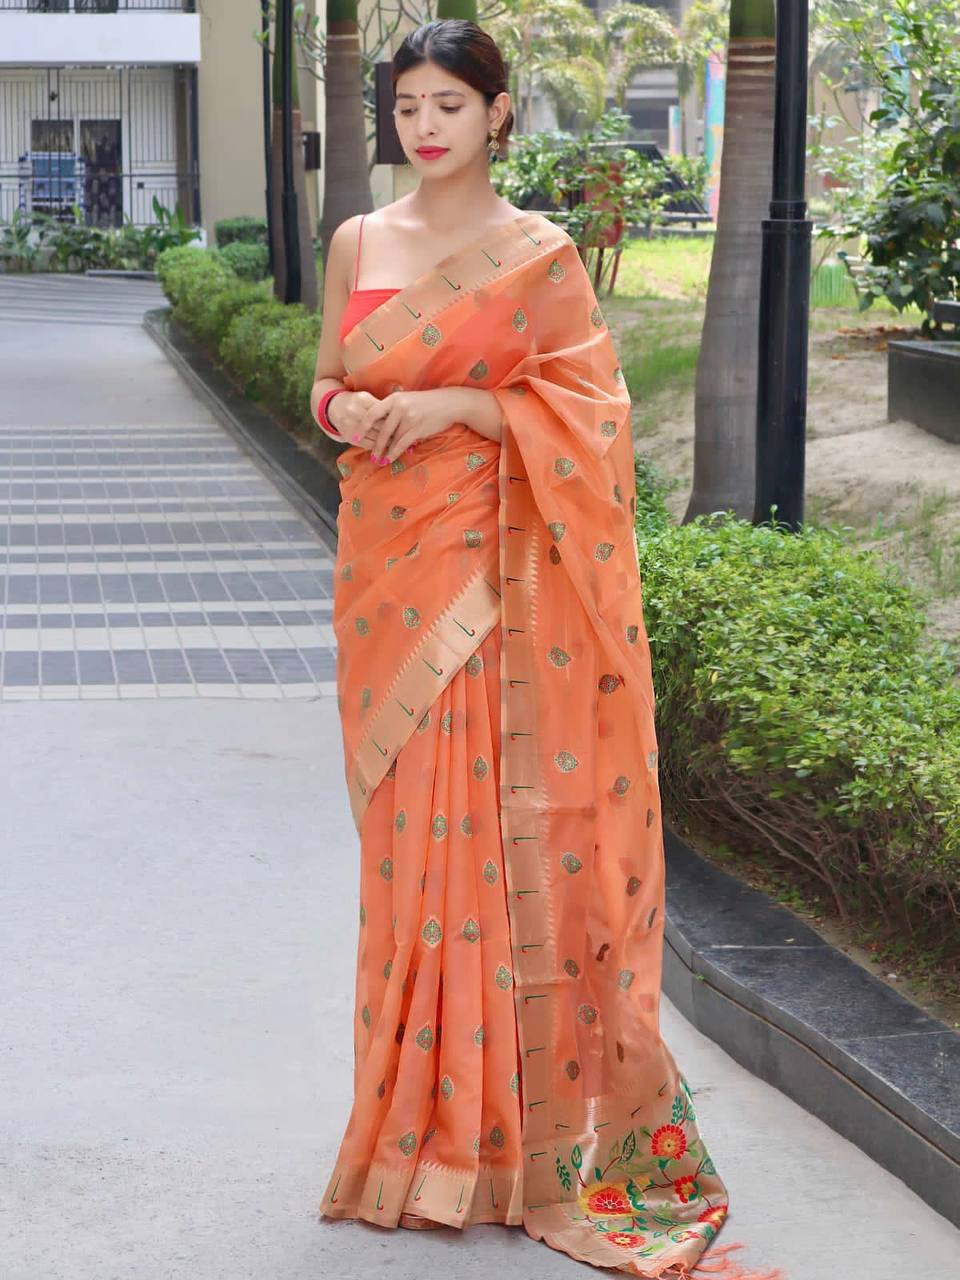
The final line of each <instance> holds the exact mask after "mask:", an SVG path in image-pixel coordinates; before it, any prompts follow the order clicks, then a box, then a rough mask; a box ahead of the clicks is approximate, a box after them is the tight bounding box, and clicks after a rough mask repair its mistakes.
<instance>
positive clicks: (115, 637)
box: [0, 276, 335, 700]
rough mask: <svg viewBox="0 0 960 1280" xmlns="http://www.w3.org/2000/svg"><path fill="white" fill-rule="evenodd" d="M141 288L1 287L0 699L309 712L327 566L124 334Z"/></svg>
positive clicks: (152, 288)
mask: <svg viewBox="0 0 960 1280" xmlns="http://www.w3.org/2000/svg"><path fill="white" fill-rule="evenodd" d="M162 302H163V298H162V294H161V293H160V290H159V288H158V286H156V285H153V284H151V283H150V282H131V281H126V280H115V279H103V280H97V281H93V280H85V279H83V278H82V277H69V276H67V277H57V276H46V277H38V278H30V277H24V278H15V277H3V276H0V344H2V350H3V357H4V358H3V364H4V367H5V369H6V371H7V373H6V376H5V378H4V382H5V384H6V385H5V388H4V391H5V394H4V396H3V400H2V403H0V518H2V521H3V525H5V528H2V530H0V556H5V560H6V563H5V564H4V565H3V571H4V576H5V579H6V598H5V605H6V607H5V614H6V627H5V629H4V646H3V655H2V658H3V666H2V676H0V691H2V697H3V698H4V699H5V700H13V699H16V698H44V699H46V698H55V699H64V698H84V699H85V698H127V697H132V698H144V697H198V696H199V697H240V698H252V697H271V698H272V697H276V696H278V695H280V696H282V697H311V696H316V694H317V693H318V692H322V693H327V692H330V691H331V690H332V688H333V685H332V681H333V680H334V675H335V671H334V651H333V649H332V647H331V646H332V643H333V634H332V629H331V625H330V623H331V607H332V599H331V595H332V564H331V559H330V553H329V551H328V550H327V549H326V548H325V547H323V546H322V545H321V544H320V543H319V542H318V540H317V537H316V535H315V533H314V531H313V529H312V528H311V526H310V525H309V524H307V523H306V522H305V521H304V520H303V519H302V518H301V517H300V515H299V514H298V513H297V512H296V511H294V510H293V508H292V507H291V506H290V504H289V503H288V502H287V501H286V500H285V499H284V498H282V497H281V496H280V494H279V493H278V492H277V490H276V489H275V488H274V486H273V485H272V484H271V483H270V482H269V481H268V480H267V479H266V478H265V477H264V475H263V474H262V473H261V471H260V470H259V469H258V468H257V466H255V465H254V463H253V462H252V461H251V460H250V458H249V457H248V456H247V455H246V454H245V453H244V452H242V450H241V449H240V448H239V447H238V446H237V445H236V444H235V443H234V442H233V440H232V439H231V437H229V436H228V435H227V434H226V433H225V432H224V430H223V428H222V427H221V426H220V425H219V424H218V423H217V422H216V421H215V420H214V418H213V417H211V415H210V414H209V412H208V411H207V410H206V409H204V408H203V407H201V406H200V405H199V404H195V403H193V402H192V401H190V399H189V398H188V397H186V396H185V395H184V392H183V389H182V387H181V385H180V381H179V378H178V377H177V375H176V374H175V373H174V372H173V370H172V369H169V368H167V367H166V366H165V365H164V364H163V362H162V361H160V362H159V363H158V356H157V353H156V351H155V349H154V348H153V344H152V343H151V342H150V341H149V340H148V339H147V338H146V336H145V335H144V334H143V333H142V332H141V331H140V328H139V326H140V322H141V319H142V316H143V312H144V310H145V309H148V308H150V307H155V306H158V305H161V304H162Z"/></svg>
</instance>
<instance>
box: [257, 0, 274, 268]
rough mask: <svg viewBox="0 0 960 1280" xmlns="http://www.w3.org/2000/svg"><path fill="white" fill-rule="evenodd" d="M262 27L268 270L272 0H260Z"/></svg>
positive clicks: (270, 252) (270, 259)
mask: <svg viewBox="0 0 960 1280" xmlns="http://www.w3.org/2000/svg"><path fill="white" fill-rule="evenodd" d="M260 29H261V31H262V32H263V161H264V165H265V167H266V173H267V187H266V200H267V253H268V255H269V257H268V265H267V271H268V272H269V274H270V275H271V276H272V275H273V273H274V267H273V169H272V165H273V95H272V93H271V92H270V0H260Z"/></svg>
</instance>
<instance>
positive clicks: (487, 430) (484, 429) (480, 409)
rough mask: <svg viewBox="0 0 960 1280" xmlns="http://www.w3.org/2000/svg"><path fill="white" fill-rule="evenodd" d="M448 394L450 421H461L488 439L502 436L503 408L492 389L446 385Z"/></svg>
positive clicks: (497, 438) (498, 438)
mask: <svg viewBox="0 0 960 1280" xmlns="http://www.w3.org/2000/svg"><path fill="white" fill-rule="evenodd" d="M445 391H446V393H447V394H448V395H449V396H450V421H451V422H462V423H463V424H464V426H467V427H471V428H472V429H473V430H474V431H476V433H477V435H481V436H486V438H487V439H488V440H500V439H501V438H502V436H503V410H502V409H501V407H500V402H499V400H498V399H497V397H496V396H495V395H494V394H493V392H492V391H484V390H483V389H482V388H481V387H446V388H445Z"/></svg>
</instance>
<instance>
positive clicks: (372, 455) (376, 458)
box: [370, 453, 380, 462]
mask: <svg viewBox="0 0 960 1280" xmlns="http://www.w3.org/2000/svg"><path fill="white" fill-rule="evenodd" d="M370 461H371V462H379V461H380V459H379V458H378V457H377V455H376V454H375V453H371V455H370Z"/></svg>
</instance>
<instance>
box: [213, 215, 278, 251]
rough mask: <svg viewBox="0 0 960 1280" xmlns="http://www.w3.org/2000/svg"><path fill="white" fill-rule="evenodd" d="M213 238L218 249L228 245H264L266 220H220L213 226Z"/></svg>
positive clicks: (265, 240) (265, 241)
mask: <svg viewBox="0 0 960 1280" xmlns="http://www.w3.org/2000/svg"><path fill="white" fill-rule="evenodd" d="M213 238H214V240H216V242H217V248H218V249H225V248H226V246H227V245H228V244H236V243H238V242H239V243H241V244H264V245H265V244H266V243H267V220H266V218H221V220H220V221H219V222H217V223H215V224H214V228H213Z"/></svg>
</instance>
